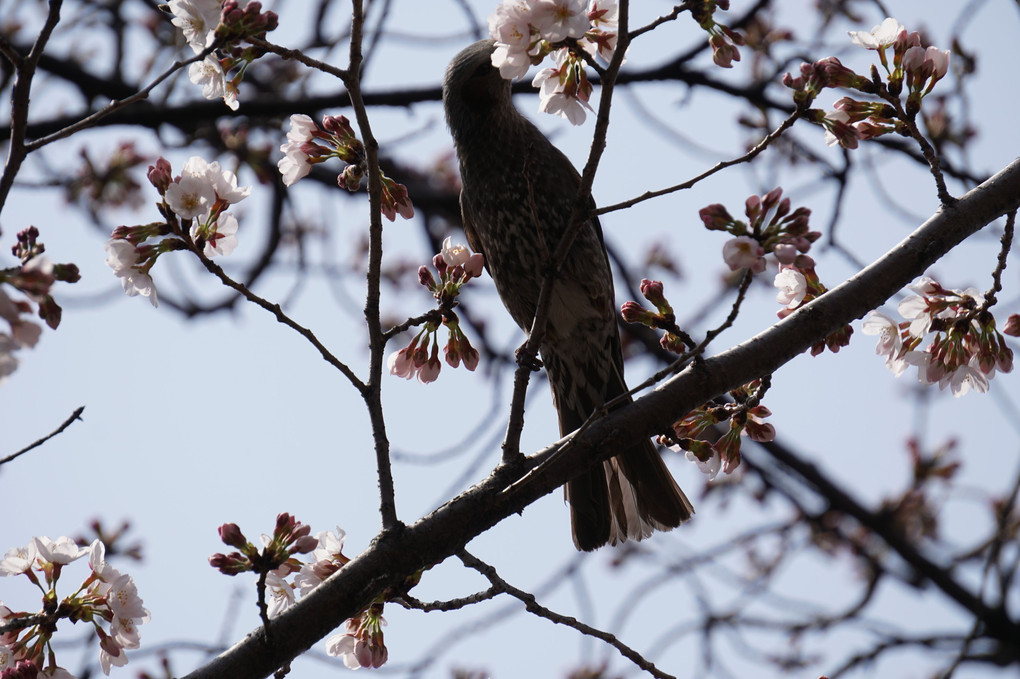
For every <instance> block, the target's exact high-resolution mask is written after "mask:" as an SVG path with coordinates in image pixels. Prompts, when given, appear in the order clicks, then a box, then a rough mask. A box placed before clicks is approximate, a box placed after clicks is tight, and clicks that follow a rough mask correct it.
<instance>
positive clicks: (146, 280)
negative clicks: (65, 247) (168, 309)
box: [106, 156, 251, 306]
mask: <svg viewBox="0 0 1020 679" xmlns="http://www.w3.org/2000/svg"><path fill="white" fill-rule="evenodd" d="M147 176H148V179H149V182H151V183H152V185H153V186H154V187H156V190H157V191H159V195H160V196H161V198H162V200H161V201H160V203H158V204H157V207H158V208H159V211H160V213H161V214H162V216H163V217H164V219H165V221H163V222H153V223H150V224H142V225H138V226H118V227H117V228H116V229H114V231H113V234H112V235H111V237H110V240H109V241H107V243H106V253H107V257H106V264H107V266H109V267H110V268H111V269H113V272H114V274H115V275H116V276H117V277H118V278H120V279H121V284H122V286H123V288H124V292H125V293H126V294H127V295H129V296H131V297H134V296H136V295H141V296H143V297H148V298H149V301H150V302H152V306H157V305H158V299H157V294H156V285H155V283H154V282H153V280H152V277H151V276H150V275H149V271H150V269H152V266H153V265H154V264H155V263H156V259H157V258H158V257H159V256H160V255H162V254H164V253H167V252H171V251H174V250H185V249H188V248H189V247H194V248H195V249H197V250H199V251H201V252H203V253H204V254H205V256H206V257H216V256H219V255H223V256H227V255H229V254H230V253H232V252H233V251H234V248H236V247H237V235H236V233H237V226H238V224H237V219H236V218H235V217H234V216H233V215H232V214H230V213H229V212H227V209H228V208H229V207H230V206H231V205H236V204H237V203H239V202H240V201H242V200H243V199H245V198H247V197H248V195H249V194H250V193H251V187H250V186H241V187H239V186H238V185H237V176H236V175H235V174H234V173H233V172H231V171H230V170H225V169H223V168H222V167H221V166H220V164H219V163H218V162H215V161H214V162H212V163H207V162H206V161H205V160H204V159H202V158H200V157H199V156H193V157H191V158H190V159H188V161H187V162H186V163H185V164H184V168H183V169H182V170H181V174H180V175H179V176H177V177H174V176H173V172H172V170H171V167H170V162H169V161H168V160H166V159H165V158H159V159H158V160H157V161H156V164H155V165H150V166H149V171H148V175H147ZM167 236H170V237H167ZM185 236H187V239H185ZM150 239H152V242H149V241H150ZM156 239H160V240H156Z"/></svg>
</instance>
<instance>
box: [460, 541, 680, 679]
mask: <svg viewBox="0 0 1020 679" xmlns="http://www.w3.org/2000/svg"><path fill="white" fill-rule="evenodd" d="M457 557H458V558H459V559H460V560H461V561H463V562H464V565H465V566H467V567H468V568H473V569H475V570H476V571H478V572H479V573H481V574H482V575H483V576H485V578H486V579H487V580H488V581H489V582H491V583H492V586H493V587H495V588H498V589H499V590H501V591H503V592H506V593H507V594H509V595H510V596H512V597H514V598H515V599H518V600H520V601H521V602H523V603H524V606H525V608H527V610H528V612H529V613H534V614H535V615H537V616H539V617H540V618H545V619H546V620H550V621H552V622H554V623H556V624H557V625H565V626H567V627H571V628H573V629H576V630H577V631H578V632H580V633H581V634H585V635H587V636H590V637H594V638H596V639H599V640H600V641H604V642H606V643H607V644H609V645H610V646H612V647H613V648H615V649H616V650H617V651H619V652H620V655H622V656H623V657H625V658H627V659H628V660H630V661H631V662H633V663H634V664H635V665H637V666H638V667H640V668H641V669H642V670H644V671H645V672H648V673H649V674H651V675H652V676H653V677H660V679H674V677H673V675H671V674H666V673H665V672H663V671H662V670H660V669H659V668H657V667H656V666H655V665H654V664H653V663H652V662H651V661H649V660H647V659H645V657H644V656H642V655H641V654H640V653H638V652H637V651H635V650H634V649H633V648H631V647H630V646H628V645H627V644H625V643H623V642H622V641H620V640H619V639H617V638H616V636H615V635H613V634H610V633H609V632H603V631H602V630H600V629H596V628H594V627H592V626H590V625H586V624H584V623H583V622H581V621H580V620H578V619H577V618H572V617H570V616H569V615H562V614H560V613H556V612H555V611H552V610H550V609H548V608H546V607H545V606H542V605H541V604H539V603H538V602H537V601H536V600H535V595H533V594H530V593H528V592H525V591H523V590H520V589H517V588H516V587H514V586H513V585H511V584H510V583H508V582H507V581H506V580H504V579H503V578H501V577H499V574H498V573H497V572H496V569H495V568H493V567H492V566H490V565H489V564H487V563H485V562H484V561H482V560H480V559H478V558H476V557H475V556H472V555H471V554H470V553H468V552H467V551H466V550H463V549H462V550H460V551H459V552H457Z"/></svg>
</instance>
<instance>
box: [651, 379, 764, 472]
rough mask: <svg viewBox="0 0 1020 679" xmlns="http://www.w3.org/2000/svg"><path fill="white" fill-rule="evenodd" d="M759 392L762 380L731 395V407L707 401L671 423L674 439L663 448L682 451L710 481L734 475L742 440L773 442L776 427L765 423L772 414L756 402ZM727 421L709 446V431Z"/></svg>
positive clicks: (666, 441) (668, 439) (760, 394)
mask: <svg viewBox="0 0 1020 679" xmlns="http://www.w3.org/2000/svg"><path fill="white" fill-rule="evenodd" d="M762 392H763V390H762V383H761V380H755V381H754V382H751V383H750V384H747V385H744V386H743V387H740V388H739V389H734V390H733V391H731V392H730V396H731V397H732V398H733V402H732V403H724V404H720V403H717V402H714V401H710V402H708V403H706V404H704V405H702V406H699V407H698V408H696V409H694V410H692V411H691V412H689V413H687V414H686V415H684V416H683V417H682V418H681V419H680V420H678V421H677V422H675V423H673V426H672V429H673V436H672V437H669V438H666V439H663V440H662V443H663V445H666V446H667V447H669V448H670V449H671V450H674V451H677V452H679V451H681V450H683V451H685V453H686V456H687V459H688V460H690V461H691V462H694V463H695V464H697V465H698V469H700V470H701V471H702V472H704V473H705V474H708V477H709V478H708V480H709V481H714V480H715V478H716V476H718V474H719V472H720V471H722V472H723V473H725V474H731V473H733V471H734V470H735V469H736V468H737V467H739V466H740V443H741V437H742V436H747V437H749V438H750V439H751V440H752V441H758V442H759V443H765V442H768V441H774V440H775V438H776V429H775V427H773V426H772V425H771V424H769V423H768V422H765V418H766V417H768V416H769V415H771V414H772V412H771V411H770V410H769V409H768V408H766V407H765V406H763V405H761V404H760V403H759V402H758V401H759V400H760V399H761V396H762ZM727 420H729V428H728V429H727V431H726V433H724V434H723V435H722V436H719V437H718V438H717V439H716V440H715V441H714V442H711V443H710V442H709V441H706V440H704V439H705V436H704V435H705V434H706V432H708V430H709V429H712V428H714V427H715V426H716V425H718V424H720V423H722V422H725V421H727ZM709 433H710V432H709ZM673 441H675V443H673Z"/></svg>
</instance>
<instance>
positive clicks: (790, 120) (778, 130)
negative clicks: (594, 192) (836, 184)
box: [595, 109, 801, 215]
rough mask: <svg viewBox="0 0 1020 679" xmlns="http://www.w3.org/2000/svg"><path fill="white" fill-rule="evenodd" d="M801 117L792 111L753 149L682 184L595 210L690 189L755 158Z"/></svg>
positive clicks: (603, 211)
mask: <svg viewBox="0 0 1020 679" xmlns="http://www.w3.org/2000/svg"><path fill="white" fill-rule="evenodd" d="M800 117H801V111H800V110H799V109H798V110H796V111H794V112H793V113H791V114H790V115H789V117H787V118H786V120H784V121H783V122H782V123H781V124H780V125H779V127H777V128H776V129H774V130H773V131H772V132H770V133H769V134H768V135H767V136H766V137H765V138H764V139H762V140H761V141H760V142H758V143H757V144H756V145H755V147H754V148H753V149H751V150H750V151H748V152H747V153H745V154H744V155H742V156H739V157H737V158H733V159H731V160H724V161H721V162H719V163H716V164H715V165H713V166H712V167H711V168H709V169H708V170H705V171H704V172H702V173H701V174H699V175H698V176H696V177H693V178H691V179H688V180H687V181H685V182H681V183H680V184H676V185H674V186H670V187H667V188H665V189H659V190H657V191H646V192H645V193H642V194H641V195H640V196H637V197H636V198H631V199H630V200H625V201H623V202H621V203H615V204H613V205H607V206H605V207H601V208H599V209H597V210H595V214H596V215H604V214H607V213H609V212H616V211H617V210H623V209H626V208H629V207H631V206H633V205H637V204H638V203H643V202H644V201H646V200H651V199H652V198H658V197H659V196H665V195H667V194H670V193H675V192H677V191H682V190H685V189H689V188H691V187H693V186H694V185H695V184H697V183H698V182H700V181H702V180H703V179H707V178H708V177H711V176H712V175H714V174H716V173H718V172H721V171H722V170H725V169H726V168H728V167H732V166H734V165H740V164H741V163H746V162H748V161H750V160H753V159H754V158H755V157H756V156H757V155H758V154H760V153H761V152H762V151H764V150H765V149H767V148H768V147H769V145H771V144H772V142H774V141H775V140H776V139H779V137H780V136H782V134H783V133H784V132H786V131H787V130H788V129H790V128H791V127H792V126H793V124H794V123H795V122H796V121H797V119H798V118H800Z"/></svg>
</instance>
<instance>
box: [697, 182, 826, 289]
mask: <svg viewBox="0 0 1020 679" xmlns="http://www.w3.org/2000/svg"><path fill="white" fill-rule="evenodd" d="M790 207H791V203H790V199H789V197H786V198H784V197H783V189H782V188H780V187H776V188H774V189H772V190H771V191H769V192H768V193H766V194H765V195H763V196H758V195H753V196H750V197H749V198H748V199H747V200H746V201H744V214H745V215H746V216H747V221H746V222H745V221H742V220H739V219H734V218H733V217H732V216H731V215H730V213H729V211H728V210H727V209H726V207H725V206H723V205H721V204H719V203H713V204H712V205H708V206H706V207H703V208H701V210H700V211H699V212H698V216H699V217H701V221H702V223H704V225H705V228H706V229H708V230H709V231H725V232H726V233H728V234H730V235H731V236H733V238H731V239H730V240H728V241H726V243H725V244H723V261H725V262H726V265H727V266H728V267H729V268H730V270H731V271H739V270H741V269H747V270H749V271H750V272H751V273H761V272H763V271H765V267H766V260H765V255H767V254H770V253H771V254H773V255H774V256H775V258H776V260H777V261H778V262H779V264H781V265H783V264H786V265H790V264H793V262H794V259H796V257H797V255H798V253H800V254H806V253H807V252H808V250H810V249H811V244H812V243H814V242H815V241H816V240H818V239H819V238H820V237H821V235H822V234H821V233H819V232H818V231H811V230H810V229H809V228H808V221H809V219H810V218H811V210H809V209H807V208H804V207H799V208H797V209H796V210H793V211H791V209H790Z"/></svg>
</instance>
